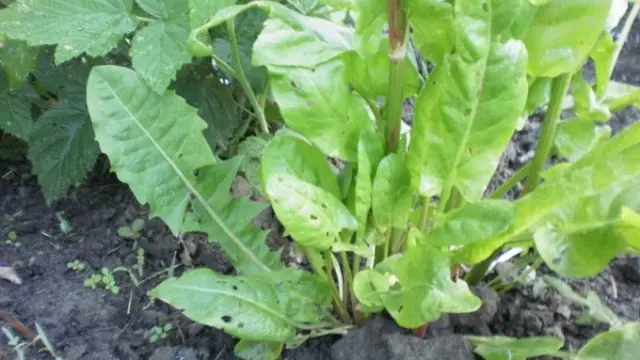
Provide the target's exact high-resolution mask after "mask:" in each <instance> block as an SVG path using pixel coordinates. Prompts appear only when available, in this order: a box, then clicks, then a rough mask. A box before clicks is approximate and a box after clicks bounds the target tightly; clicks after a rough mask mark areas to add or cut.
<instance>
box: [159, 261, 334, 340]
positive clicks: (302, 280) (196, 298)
mask: <svg viewBox="0 0 640 360" xmlns="http://www.w3.org/2000/svg"><path fill="white" fill-rule="evenodd" d="M150 296H152V297H155V298H159V299H161V300H162V301H164V302H167V303H169V304H171V305H172V306H174V307H177V308H179V309H184V314H185V315H186V316H187V317H188V318H190V319H192V320H193V321H196V322H199V323H201V324H205V325H208V326H212V327H215V328H218V329H221V330H223V331H225V332H226V333H228V334H229V335H231V336H234V337H237V338H241V339H243V340H245V341H271V342H284V341H287V340H289V339H291V338H292V337H293V336H294V335H295V332H296V328H297V326H300V325H306V324H314V323H318V322H321V321H322V320H324V319H325V318H326V316H327V314H328V313H327V308H328V305H329V304H330V301H331V293H330V291H329V288H328V286H327V284H326V283H325V282H324V281H323V280H320V279H319V278H318V277H316V276H315V275H312V274H310V273H307V272H304V271H301V270H294V269H285V270H281V271H279V272H271V273H269V274H264V275H261V274H255V275H253V276H225V275H219V274H217V273H215V272H214V271H213V270H211V269H205V268H202V269H196V270H190V271H187V272H186V273H184V274H183V275H182V276H181V277H179V278H170V279H168V280H165V281H164V282H162V283H161V284H160V285H158V287H156V288H155V289H153V290H152V291H151V292H150Z"/></svg>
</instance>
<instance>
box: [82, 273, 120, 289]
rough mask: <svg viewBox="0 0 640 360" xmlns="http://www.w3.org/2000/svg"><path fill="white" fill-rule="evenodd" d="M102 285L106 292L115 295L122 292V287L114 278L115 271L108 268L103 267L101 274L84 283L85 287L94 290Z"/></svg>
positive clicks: (94, 275) (92, 276)
mask: <svg viewBox="0 0 640 360" xmlns="http://www.w3.org/2000/svg"><path fill="white" fill-rule="evenodd" d="M101 284H102V285H103V286H104V288H105V289H106V290H109V291H111V292H112V293H114V294H117V293H119V292H120V287H119V286H118V284H117V283H116V279H115V278H114V276H113V271H111V270H109V269H108V268H106V267H103V268H102V270H101V271H100V273H97V274H93V275H91V277H90V278H88V279H87V280H85V281H84V286H86V287H89V288H92V289H95V288H96V287H98V286H100V285H101Z"/></svg>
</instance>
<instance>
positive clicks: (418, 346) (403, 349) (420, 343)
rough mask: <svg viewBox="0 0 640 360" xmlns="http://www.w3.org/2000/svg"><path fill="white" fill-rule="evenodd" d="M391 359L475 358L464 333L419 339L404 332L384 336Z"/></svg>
mask: <svg viewBox="0 0 640 360" xmlns="http://www.w3.org/2000/svg"><path fill="white" fill-rule="evenodd" d="M383 338H384V340H385V342H386V345H387V352H388V354H389V355H388V359H389V360H414V359H421V360H443V359H455V360H475V356H474V355H473V350H472V347H471V344H470V343H469V341H468V340H467V339H466V338H465V337H464V336H462V335H448V336H440V337H435V338H431V339H428V340H423V339H419V338H416V337H413V336H409V335H403V334H397V333H396V334H387V335H384V336H383Z"/></svg>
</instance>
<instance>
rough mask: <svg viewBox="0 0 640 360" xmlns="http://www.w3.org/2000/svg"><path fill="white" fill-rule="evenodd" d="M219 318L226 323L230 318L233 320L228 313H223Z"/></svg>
mask: <svg viewBox="0 0 640 360" xmlns="http://www.w3.org/2000/svg"><path fill="white" fill-rule="evenodd" d="M220 319H221V320H222V321H224V322H226V323H227V324H228V323H230V322H231V320H233V318H232V317H231V316H229V315H223V316H222V317H221V318H220Z"/></svg>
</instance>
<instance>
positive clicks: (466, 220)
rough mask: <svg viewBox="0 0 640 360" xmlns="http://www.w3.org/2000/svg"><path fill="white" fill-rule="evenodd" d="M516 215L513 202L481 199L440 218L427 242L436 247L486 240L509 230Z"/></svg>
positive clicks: (435, 222) (436, 220) (437, 219)
mask: <svg viewBox="0 0 640 360" xmlns="http://www.w3.org/2000/svg"><path fill="white" fill-rule="evenodd" d="M515 217H516V214H515V210H514V207H513V204H512V203H511V202H509V201H504V200H481V201H479V202H476V203H470V204H467V205H465V206H463V207H461V208H458V209H456V210H454V211H451V212H448V213H446V214H445V215H444V216H442V217H439V218H436V219H435V221H434V226H433V230H432V231H431V232H430V233H429V235H428V236H427V237H426V238H425V239H424V241H425V242H426V243H428V244H431V245H433V246H451V245H468V244H473V243H477V242H482V241H485V240H487V239H490V238H492V237H495V236H497V235H500V234H502V233H504V232H505V231H507V230H508V229H509V227H510V226H511V224H512V223H513V221H514V220H515Z"/></svg>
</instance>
